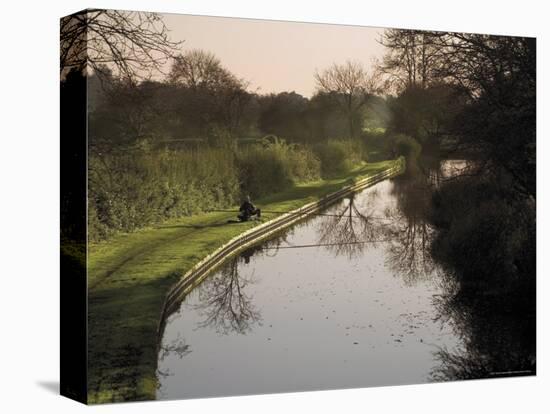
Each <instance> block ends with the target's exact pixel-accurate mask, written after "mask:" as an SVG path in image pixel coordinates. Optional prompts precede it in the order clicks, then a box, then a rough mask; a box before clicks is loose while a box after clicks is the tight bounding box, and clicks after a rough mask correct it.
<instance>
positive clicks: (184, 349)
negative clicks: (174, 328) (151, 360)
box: [157, 334, 191, 387]
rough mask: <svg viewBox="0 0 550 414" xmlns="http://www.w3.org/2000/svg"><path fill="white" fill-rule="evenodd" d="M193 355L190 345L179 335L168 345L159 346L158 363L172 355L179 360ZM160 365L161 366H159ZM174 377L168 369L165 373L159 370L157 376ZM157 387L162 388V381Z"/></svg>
mask: <svg viewBox="0 0 550 414" xmlns="http://www.w3.org/2000/svg"><path fill="white" fill-rule="evenodd" d="M190 353H191V348H190V346H189V345H187V344H186V343H185V340H184V339H183V338H182V337H181V336H180V334H178V337H177V338H176V339H174V340H173V341H171V342H170V343H168V344H164V343H161V344H160V346H159V352H158V355H159V357H158V361H159V363H160V362H163V361H164V360H165V359H166V358H167V357H169V356H171V355H175V356H177V357H178V358H179V359H182V358H183V357H184V356H186V355H188V354H190ZM159 365H160V364H159ZM171 375H173V373H172V372H171V371H170V370H169V369H167V370H165V371H163V370H161V369H160V368H157V376H158V377H163V378H166V377H169V376H171ZM157 387H160V381H159V383H158V384H157Z"/></svg>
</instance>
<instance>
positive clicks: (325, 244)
mask: <svg viewBox="0 0 550 414" xmlns="http://www.w3.org/2000/svg"><path fill="white" fill-rule="evenodd" d="M388 241H392V239H381V240H363V241H355V242H344V243H318V244H297V245H292V246H279V247H262V250H279V249H302V248H307V247H330V246H342V245H349V244H365V243H383V242H388Z"/></svg>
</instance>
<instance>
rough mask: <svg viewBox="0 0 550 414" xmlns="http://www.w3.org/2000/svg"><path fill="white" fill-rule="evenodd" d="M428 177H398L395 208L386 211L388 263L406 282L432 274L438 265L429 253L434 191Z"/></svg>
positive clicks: (395, 189) (394, 187) (395, 188)
mask: <svg viewBox="0 0 550 414" xmlns="http://www.w3.org/2000/svg"><path fill="white" fill-rule="evenodd" d="M429 177H430V176H429V175H428V176H426V175H416V176H415V177H398V178H397V179H395V180H394V186H393V190H392V193H393V194H394V196H395V197H396V199H397V203H396V207H395V208H393V209H387V210H386V218H387V219H388V222H389V225H388V226H387V227H386V234H387V238H388V245H387V262H388V264H389V265H390V266H391V268H392V270H393V271H394V272H395V273H397V274H400V275H401V276H402V277H403V278H404V279H405V281H406V282H407V283H414V282H415V280H417V279H418V278H422V277H425V276H427V275H431V274H432V272H433V271H434V268H435V266H434V262H433V260H432V256H431V254H430V242H431V240H432V236H433V229H432V228H431V226H430V225H429V224H428V220H427V215H428V214H429V209H430V199H431V192H432V184H431V183H430V181H429Z"/></svg>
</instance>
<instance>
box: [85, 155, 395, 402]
mask: <svg viewBox="0 0 550 414" xmlns="http://www.w3.org/2000/svg"><path fill="white" fill-rule="evenodd" d="M394 162H395V161H383V162H379V163H372V164H362V165H360V166H358V167H356V168H354V169H353V170H352V171H351V172H349V173H348V174H346V175H345V176H340V177H336V178H332V179H330V180H321V181H315V182H309V183H304V184H299V185H295V186H294V187H292V188H291V189H289V190H287V191H284V192H281V193H277V194H274V195H271V196H269V197H265V198H263V199H260V200H256V204H258V205H259V206H260V207H261V208H262V209H263V210H272V211H287V210H291V209H294V208H298V207H300V206H303V205H304V204H306V203H309V202H312V201H316V200H318V199H319V198H320V197H322V196H324V195H327V194H329V193H332V192H334V191H337V190H338V189H340V188H341V187H342V186H344V185H346V184H348V183H350V181H352V180H356V179H358V178H362V177H365V176H368V175H372V174H376V173H378V172H380V171H382V170H384V169H387V168H389V167H391V166H392V165H393V163H394ZM235 210H236V207H235ZM235 215H236V213H222V212H219V213H207V214H201V215H196V216H192V217H185V218H181V219H177V220H176V219H174V220H170V221H167V222H165V223H163V224H162V225H160V226H156V227H154V228H148V229H144V230H141V231H138V232H135V233H129V234H119V235H117V236H114V237H113V238H112V239H110V240H108V241H106V242H100V243H92V244H90V245H89V248H88V254H89V258H88V285H89V292H88V335H89V351H88V369H89V371H88V377H89V388H88V396H89V401H90V403H104V402H114V401H132V400H149V399H154V398H155V391H156V384H157V380H156V366H157V340H158V338H157V327H158V324H159V322H160V321H159V318H160V313H161V308H162V304H163V301H164V298H165V295H166V293H167V291H168V290H169V288H170V287H171V286H172V285H173V284H174V283H175V282H176V281H177V280H178V278H179V277H181V275H183V274H184V273H185V272H186V270H187V269H189V268H190V267H191V266H192V265H194V264H195V263H196V262H198V261H199V260H200V259H202V258H203V257H204V256H206V255H208V254H209V253H210V252H212V251H213V250H215V249H216V248H218V247H219V246H220V245H222V244H223V243H225V242H227V241H229V240H230V239H231V238H233V237H235V236H237V235H238V234H240V233H241V232H243V231H245V230H247V229H249V228H251V227H253V226H255V225H257V224H258V222H246V223H234V224H227V220H230V219H235ZM263 216H265V219H270V218H273V217H275V216H276V214H272V213H271V214H269V213H266V214H265V215H263Z"/></svg>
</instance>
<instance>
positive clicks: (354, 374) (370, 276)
mask: <svg viewBox="0 0 550 414" xmlns="http://www.w3.org/2000/svg"><path fill="white" fill-rule="evenodd" d="M446 170H448V169H446V166H445V165H442V164H439V163H434V164H432V165H428V166H427V167H423V168H421V169H419V170H417V171H416V174H414V175H407V176H403V177H398V178H396V179H393V180H391V181H385V182H383V183H380V184H379V185H377V186H375V187H372V188H369V189H367V190H365V191H362V192H360V193H358V194H355V195H353V196H352V197H349V198H348V199H345V200H343V201H342V202H340V203H338V204H336V205H334V206H332V207H330V208H329V209H328V210H327V211H326V212H325V214H324V215H319V216H316V217H311V218H308V219H307V220H305V221H303V222H301V223H300V224H298V225H296V226H294V227H293V228H292V229H290V230H287V231H285V233H284V234H283V235H281V236H278V237H276V238H275V239H273V240H270V241H268V242H265V243H262V244H261V245H259V246H255V247H253V248H251V249H248V250H246V251H244V252H243V253H241V254H240V255H239V256H237V257H235V258H233V259H232V260H230V261H229V262H228V263H226V264H225V265H224V266H223V267H222V268H220V270H218V271H216V272H215V273H213V274H211V275H210V276H209V277H208V278H207V279H206V280H205V281H204V282H203V283H202V284H201V285H200V286H199V287H198V288H197V289H196V290H195V291H193V292H191V294H190V295H189V296H188V298H186V300H185V303H184V304H182V308H181V310H180V313H179V314H178V315H177V317H174V318H172V319H171V320H170V321H169V323H168V325H167V328H166V331H165V337H164V338H163V344H168V345H163V346H164V348H162V349H161V350H160V352H159V369H160V370H162V371H160V370H159V378H160V383H161V390H160V391H159V395H160V396H162V397H178V398H182V397H186V396H190V397H197V396H215V395H217V396H221V395H236V394H250V393H265V392H284V391H297V390H313V389H330V388H334V387H354V386H369V385H384V384H386V385H389V384H393V385H395V384H404V383H409V384H410V383H419V382H427V381H430V380H431V381H442V380H444V381H447V380H454V379H466V378H487V377H495V376H502V375H510V372H514V373H515V375H521V373H522V372H525V373H532V372H533V371H532V370H533V369H534V339H533V337H534V335H533V332H534V326H533V325H532V324H531V322H530V321H533V320H534V318H530V317H527V316H526V310H525V309H528V307H525V306H523V305H522V304H521V303H520V301H519V302H518V303H515V304H514V303H511V302H510V298H505V299H504V300H506V301H507V302H506V303H503V302H499V301H501V300H502V299H499V295H498V294H494V295H490V294H486V295H484V296H483V297H480V296H479V295H478V296H476V295H472V294H470V293H468V292H466V291H465V290H463V289H460V286H459V285H458V284H457V283H456V279H455V278H454V277H453V274H452V272H451V271H449V270H448V269H444V268H443V267H442V266H441V264H440V263H435V262H434V260H433V258H432V255H431V245H432V238H433V237H434V232H433V229H432V227H431V226H430V224H429V221H428V219H429V215H430V207H431V194H432V191H433V189H434V188H435V187H437V186H438V185H440V183H441V182H442V181H443V180H445V179H446V177H447V172H446ZM327 252H329V253H330V254H327ZM180 333H181V334H182V335H184V336H185V338H186V341H184V340H183V339H181V337H180ZM170 338H176V340H170ZM188 344H191V345H192V347H193V352H192V353H191V352H190V351H191V347H190V346H188ZM243 350H246V352H243ZM180 359H181V360H180ZM236 369H238V372H239V376H238V378H235V377H234V376H232V375H228V373H233V372H236ZM169 370H174V371H175V375H174V376H173V377H171V378H167V377H164V376H163V373H166V372H167V371H169ZM266 372H269V373H270V375H269V376H266V375H265V373H266ZM506 373H507V374H506Z"/></svg>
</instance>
